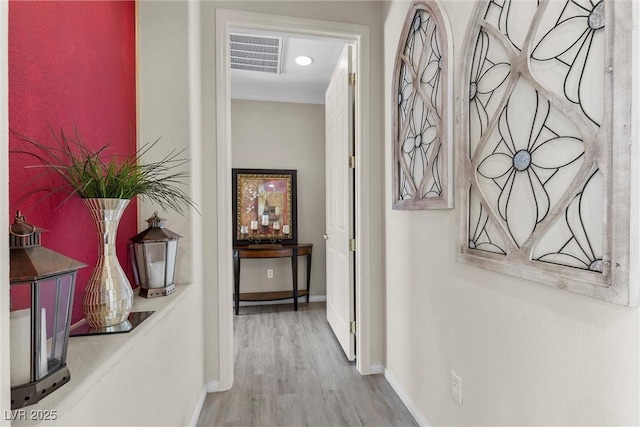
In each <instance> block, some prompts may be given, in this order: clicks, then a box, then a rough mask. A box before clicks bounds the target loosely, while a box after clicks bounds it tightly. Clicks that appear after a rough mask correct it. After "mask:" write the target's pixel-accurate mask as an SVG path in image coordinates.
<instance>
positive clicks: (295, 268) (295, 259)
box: [291, 249, 298, 311]
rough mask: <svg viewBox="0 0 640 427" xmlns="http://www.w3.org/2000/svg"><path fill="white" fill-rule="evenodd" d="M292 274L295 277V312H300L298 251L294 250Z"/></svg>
mask: <svg viewBox="0 0 640 427" xmlns="http://www.w3.org/2000/svg"><path fill="white" fill-rule="evenodd" d="M291 274H292V275H293V311H298V251H297V250H296V249H294V250H293V256H292V257H291Z"/></svg>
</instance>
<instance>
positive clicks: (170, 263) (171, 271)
mask: <svg viewBox="0 0 640 427" xmlns="http://www.w3.org/2000/svg"><path fill="white" fill-rule="evenodd" d="M177 254H178V241H177V240H170V241H168V242H167V283H166V284H165V286H169V285H170V284H172V283H173V282H174V275H175V271H176V268H175V267H176V255H177Z"/></svg>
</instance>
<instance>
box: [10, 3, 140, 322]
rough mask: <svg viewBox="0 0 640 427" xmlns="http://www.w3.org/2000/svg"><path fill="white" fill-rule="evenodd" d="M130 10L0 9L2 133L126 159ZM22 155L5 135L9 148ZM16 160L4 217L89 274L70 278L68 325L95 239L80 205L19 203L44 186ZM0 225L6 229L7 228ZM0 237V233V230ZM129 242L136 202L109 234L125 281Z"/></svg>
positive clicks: (93, 6)
mask: <svg viewBox="0 0 640 427" xmlns="http://www.w3.org/2000/svg"><path fill="white" fill-rule="evenodd" d="M135 22H136V20H135V1H16V0H11V1H10V2H9V127H10V128H11V129H12V130H15V131H17V132H19V133H21V134H24V135H27V136H29V137H31V138H34V139H36V140H38V141H39V142H41V143H44V144H47V145H50V144H53V143H55V142H54V140H53V138H52V136H51V132H50V128H52V129H54V130H56V131H57V132H58V133H59V132H60V129H61V128H62V129H64V130H65V133H69V134H73V132H74V129H77V130H78V132H79V133H80V135H81V136H82V137H83V139H84V141H85V143H86V144H87V145H89V146H91V147H94V148H98V147H101V146H102V145H104V144H106V143H110V144H111V145H110V147H111V148H110V150H111V151H110V153H111V152H112V153H113V154H117V155H125V154H134V153H135V135H136V52H135V33H136V29H135ZM19 146H23V145H22V143H21V142H20V141H19V139H18V138H17V137H16V136H15V135H10V139H9V149H10V150H12V149H15V148H17V147H19ZM33 164H35V162H34V160H33V159H31V158H29V157H28V156H25V155H20V154H16V153H11V154H10V155H9V168H10V170H9V207H8V208H9V211H10V212H9V213H10V217H11V218H13V215H14V214H15V211H16V210H18V209H20V210H22V212H23V213H24V214H25V216H26V217H27V220H28V222H30V223H32V224H34V225H37V226H40V227H43V228H45V229H47V230H49V232H47V233H44V234H43V236H42V240H43V246H46V247H48V248H50V249H53V250H56V251H58V252H60V253H62V254H64V255H67V256H70V257H72V258H75V259H77V260H80V261H82V262H84V263H86V264H88V265H89V267H86V268H84V269H82V270H80V272H79V274H78V280H77V283H76V293H75V300H74V314H73V321H74V322H75V321H77V320H79V319H81V318H82V311H81V302H82V293H83V290H84V288H85V286H86V283H87V280H88V279H89V276H90V273H91V270H92V269H93V266H94V265H95V261H96V257H97V253H98V247H97V239H96V230H95V227H94V224H93V222H92V220H91V217H90V216H89V213H88V211H87V209H86V208H85V207H84V205H83V203H82V201H81V200H80V199H79V198H77V197H73V198H71V199H69V200H68V201H66V202H65V203H64V204H62V205H60V202H61V201H62V200H63V199H64V196H62V195H55V196H52V197H49V198H46V199H44V200H43V201H42V202H40V203H39V204H37V205H36V202H38V200H40V199H41V198H42V195H41V194H40V195H31V196H28V197H25V195H26V194H27V193H28V192H29V190H30V189H33V188H35V187H42V186H43V185H46V183H47V180H48V181H50V180H51V179H50V178H47V179H45V181H43V179H42V178H41V177H40V178H39V174H40V173H41V171H42V170H41V169H40V170H37V169H33V168H25V166H28V165H33ZM7 226H8V224H7V225H5V227H7ZM5 230H6V228H5ZM136 233H137V219H136V202H135V200H134V201H132V203H131V204H130V205H129V207H128V208H127V210H126V212H125V214H124V216H123V218H122V220H121V223H120V227H119V230H118V238H117V246H118V247H117V251H118V257H119V258H120V263H121V264H122V266H123V267H124V268H125V271H127V272H128V273H129V276H130V278H131V274H130V271H131V265H130V262H129V261H128V258H127V247H126V246H127V241H128V239H129V238H130V237H132V236H134V235H135V234H136Z"/></svg>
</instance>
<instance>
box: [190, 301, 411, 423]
mask: <svg viewBox="0 0 640 427" xmlns="http://www.w3.org/2000/svg"><path fill="white" fill-rule="evenodd" d="M234 344H235V383H234V386H233V388H232V390H230V391H226V392H221V393H212V394H209V395H208V396H207V398H206V401H205V403H204V406H203V409H202V412H201V414H200V418H199V420H198V426H302V425H313V426H413V425H416V423H415V421H414V419H413V417H412V416H411V414H410V413H409V411H408V410H407V409H406V407H405V406H404V405H403V403H402V402H401V401H400V399H399V398H398V396H397V395H396V394H395V392H394V391H393V389H392V388H391V386H390V385H389V383H388V382H387V381H386V379H385V378H384V377H383V376H382V375H371V376H361V375H360V374H359V373H358V372H357V371H356V369H355V365H354V363H351V362H349V361H347V359H346V357H345V356H344V354H343V353H342V349H341V348H340V346H339V345H338V342H337V341H336V339H335V337H334V336H333V334H332V332H331V329H330V328H329V325H328V323H327V321H326V314H325V304H324V303H310V304H301V305H300V308H299V311H297V312H294V311H292V310H291V306H290V305H289V304H287V305H272V306H253V307H241V309H240V315H239V316H236V317H235V319H234Z"/></svg>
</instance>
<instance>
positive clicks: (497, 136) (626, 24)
mask: <svg viewBox="0 0 640 427" xmlns="http://www.w3.org/2000/svg"><path fill="white" fill-rule="evenodd" d="M632 3H633V2H623V1H620V2H618V1H604V0H555V1H548V0H540V1H538V0H519V1H515V0H483V1H480V2H478V3H477V4H476V8H475V11H474V14H473V16H472V18H471V20H470V27H469V28H468V29H467V41H466V47H465V55H464V58H466V59H465V64H464V68H463V72H462V76H463V77H462V80H461V81H462V87H461V91H460V93H461V98H462V111H463V124H462V126H461V138H460V141H461V144H460V146H459V150H458V152H459V160H460V163H459V173H460V175H459V176H460V181H459V188H458V195H459V198H460V199H459V202H460V204H461V243H460V252H461V256H460V257H459V259H460V260H462V261H464V262H468V263H471V264H474V265H478V266H480V267H483V268H488V269H492V270H496V271H500V272H503V273H507V274H511V275H515V276H520V277H523V278H526V279H530V280H534V281H536V282H540V283H544V284H547V285H551V286H555V287H558V288H561V289H565V290H568V291H571V292H575V293H579V294H582V295H587V296H590V297H594V298H598V299H602V300H605V301H609V302H613V303H617V304H622V305H638V297H639V294H640V292H639V290H638V284H637V280H635V279H632V278H631V271H632V270H631V265H630V262H631V259H632V258H631V256H630V253H631V251H634V250H637V244H636V243H635V242H630V240H629V236H630V235H631V236H632V235H633V233H632V234H629V230H630V229H633V228H634V224H632V222H631V219H630V210H631V205H630V200H631V197H630V186H631V178H630V171H631V170H632V162H635V161H636V160H634V158H633V156H632V153H631V146H632V140H633V134H632V132H633V130H632V127H633V126H630V124H631V123H633V122H634V120H633V119H632V114H633V104H632V94H631V92H632V91H631V90H630V88H631V87H633V86H632V72H633V64H632V59H631V55H630V53H629V52H631V46H632V42H631V37H632V36H631V34H632V31H631V28H632V16H633V10H632ZM635 167H636V168H637V164H636V165H635ZM634 248H635V249H634Z"/></svg>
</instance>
